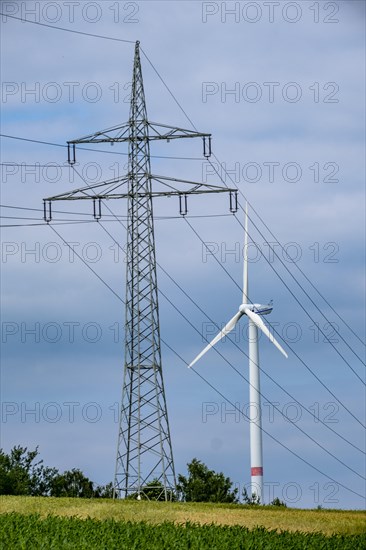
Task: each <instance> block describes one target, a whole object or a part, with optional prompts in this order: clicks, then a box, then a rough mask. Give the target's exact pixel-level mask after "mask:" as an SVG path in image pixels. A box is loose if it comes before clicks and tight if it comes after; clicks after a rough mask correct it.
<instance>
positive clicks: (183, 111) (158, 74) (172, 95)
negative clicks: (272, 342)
mask: <svg viewBox="0 0 366 550" xmlns="http://www.w3.org/2000/svg"><path fill="white" fill-rule="evenodd" d="M143 53H144V55H145V57H146V59H147V61H148V62H149V63H150V65H151V66H152V68H153V69H154V71H155V73H156V74H157V76H158V77H159V79H160V80H161V82H162V83H163V85H164V87H165V88H166V89H167V90H168V92H169V94H170V95H171V97H172V98H173V100H174V102H175V103H176V104H177V105H178V107H179V109H180V110H181V111H182V113H183V114H184V116H185V117H186V119H187V120H188V121H189V123H190V124H191V125H192V127H193V128H194V129H195V130H197V128H196V126H195V125H194V123H193V122H192V120H191V119H190V117H189V116H188V115H187V113H186V111H185V110H184V109H183V107H182V105H181V104H180V103H179V101H178V100H177V98H176V97H175V95H174V94H173V92H172V91H171V90H170V88H169V86H168V85H167V83H166V82H165V81H164V79H163V77H162V76H161V75H160V73H159V72H158V70H157V69H156V67H155V66H154V65H153V63H152V61H151V60H150V59H149V58H148V56H147V55H146V53H145V52H143ZM213 156H214V158H215V159H216V160H217V162H219V160H218V158H217V157H216V155H215V154H213ZM209 162H210V161H209ZM219 164H220V165H221V163H220V162H219ZM211 165H212V164H211ZM221 166H222V165H221ZM216 173H217V171H216ZM225 173H226V174H227V175H228V176H229V178H230V180H231V182H232V183H234V184H235V182H234V181H233V179H232V177H231V176H230V174H228V172H227V171H226V169H225ZM219 177H220V179H221V181H222V183H224V184H225V185H226V182H224V181H223V179H222V177H221V176H220V174H219ZM238 191H239V193H240V194H241V195H242V196H243V197H244V198H245V200H247V199H246V197H245V196H244V194H243V192H242V191H240V190H239V189H238ZM247 202H248V204H249V205H250V208H251V209H252V210H253V211H254V212H255V213H256V215H257V216H258V217H259V219H260V220H261V222H262V223H263V224H264V225H265V227H266V228H267V230H268V231H269V232H270V233H271V235H272V236H273V237H274V238H275V240H276V242H277V243H278V244H279V245H280V246H281V249H282V250H284V248H283V246H282V245H281V243H280V242H279V241H278V239H277V238H276V237H275V236H274V235H273V233H272V232H271V231H270V229H269V228H268V226H267V225H266V224H265V223H264V221H263V219H262V218H261V217H260V216H259V214H258V213H257V211H256V210H255V209H254V207H253V206H252V205H251V204H250V203H249V201H247ZM267 244H268V246H270V244H269V243H267ZM296 267H297V268H298V269H299V270H300V272H301V273H302V274H303V275H304V277H305V278H306V280H308V281H309V282H310V279H309V278H308V277H307V276H306V275H305V273H304V272H303V270H301V268H300V267H299V266H298V265H297V264H296ZM274 271H275V273H277V272H276V270H275V269H274ZM290 273H291V272H290ZM298 284H299V283H298ZM311 285H312V287H313V288H315V286H314V285H313V283H311ZM300 286H301V285H300ZM316 290H317V293H318V294H319V295H320V296H321V297H322V298H323V300H324V301H325V302H326V303H327V304H328V305H330V304H329V302H328V300H326V298H325V297H324V296H323V295H322V294H321V292H320V291H319V290H318V289H316ZM304 292H305V291H304ZM330 307H331V308H332V310H333V311H335V310H334V308H333V307H332V306H330ZM322 315H323V316H324V314H323V313H322ZM337 316H338V317H339V318H340V319H342V318H341V317H340V315H339V314H338V313H337ZM324 317H325V316H324ZM325 318H326V317H325ZM326 320H327V321H328V322H329V320H328V319H327V318H326ZM342 321H343V323H344V324H345V325H346V326H347V327H348V328H349V329H350V330H351V332H352V333H353V334H354V335H355V336H356V337H357V338H358V339H359V340H360V342H361V343H362V344H363V345H365V343H364V342H363V341H362V339H360V338H359V336H357V334H356V333H355V332H354V331H353V329H352V328H351V327H350V326H349V325H348V323H347V322H346V321H345V320H344V319H342ZM336 332H337V331H336ZM338 334H339V333H338ZM357 357H358V356H357ZM361 361H362V360H361ZM362 363H363V361H362ZM356 376H358V375H357V374H356ZM361 381H362V383H364V382H363V380H362V379H361Z"/></svg>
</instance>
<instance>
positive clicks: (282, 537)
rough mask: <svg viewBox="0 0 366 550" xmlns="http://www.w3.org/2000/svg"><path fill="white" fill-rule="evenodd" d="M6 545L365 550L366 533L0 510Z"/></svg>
mask: <svg viewBox="0 0 366 550" xmlns="http://www.w3.org/2000/svg"><path fill="white" fill-rule="evenodd" d="M0 531H1V533H2V542H3V544H4V548H14V549H16V548H26V549H27V550H33V549H34V550H35V549H39V548H47V549H49V548H52V549H59V548H60V549H62V550H75V549H78V550H84V549H85V550H100V549H101V548H108V550H117V549H120V550H121V549H122V550H124V549H125V550H137V549H144V548H148V549H149V550H161V549H167V550H168V549H172V548H174V550H186V549H187V548H189V549H190V550H206V549H209V550H239V549H243V550H244V549H247V550H268V549H271V550H283V549H286V550H288V549H291V550H304V549H305V548H306V549H307V550H320V549H322V550H363V549H364V548H365V547H366V536H365V535H364V534H363V535H332V536H330V537H327V536H325V535H323V534H321V533H299V532H296V533H291V532H288V531H282V532H280V533H278V532H277V531H275V530H274V531H267V530H266V529H264V528H261V527H260V528H256V529H253V530H249V529H247V528H245V527H240V526H218V525H213V524H211V525H197V524H192V523H186V524H185V525H176V524H174V523H168V522H165V523H162V524H159V525H150V524H148V523H145V522H138V523H132V522H122V521H115V520H112V519H108V520H103V521H98V520H94V519H91V518H88V519H85V520H81V519H79V518H67V517H63V518H61V517H57V516H48V517H47V518H45V519H40V517H39V516H37V515H22V514H15V513H12V514H0Z"/></svg>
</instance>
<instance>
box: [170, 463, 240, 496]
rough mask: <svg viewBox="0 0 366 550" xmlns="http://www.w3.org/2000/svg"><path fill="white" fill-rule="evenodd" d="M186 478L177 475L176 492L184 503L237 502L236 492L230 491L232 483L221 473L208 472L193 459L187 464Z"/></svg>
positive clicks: (203, 465)
mask: <svg viewBox="0 0 366 550" xmlns="http://www.w3.org/2000/svg"><path fill="white" fill-rule="evenodd" d="M187 468H188V478H187V477H185V476H183V475H181V474H179V475H178V487H177V488H178V491H179V493H180V494H181V496H182V499H183V500H185V501H186V502H237V501H238V498H237V493H238V490H237V489H234V490H231V486H232V482H231V480H230V478H229V477H225V476H224V474H223V473H221V472H220V473H219V474H218V473H216V472H214V471H213V470H209V469H208V468H207V466H206V465H205V464H203V462H201V461H200V460H197V459H196V458H194V459H193V460H192V462H190V463H189V464H187Z"/></svg>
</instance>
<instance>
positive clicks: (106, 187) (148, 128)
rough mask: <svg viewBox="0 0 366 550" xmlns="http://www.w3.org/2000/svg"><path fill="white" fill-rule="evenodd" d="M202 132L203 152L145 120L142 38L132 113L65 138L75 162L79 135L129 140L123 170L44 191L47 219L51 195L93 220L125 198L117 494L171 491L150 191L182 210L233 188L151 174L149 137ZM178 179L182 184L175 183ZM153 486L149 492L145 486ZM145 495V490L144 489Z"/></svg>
mask: <svg viewBox="0 0 366 550" xmlns="http://www.w3.org/2000/svg"><path fill="white" fill-rule="evenodd" d="M194 137H201V138H202V139H203V145H204V156H205V157H208V156H210V154H211V134H207V133H202V132H196V131H191V130H186V129H183V128H177V127H173V126H168V125H166V124H158V123H154V122H150V121H149V120H148V117H147V111H146V102H145V93H144V86H143V79H142V72H141V62H140V47H139V42H136V45H135V56H134V65H133V79H132V94H131V104H130V117H129V120H128V122H126V123H125V124H121V125H118V126H115V127H113V128H108V129H106V130H102V131H98V132H96V133H94V134H90V135H88V136H85V137H82V138H79V139H75V140H72V141H69V142H68V161H69V163H70V164H71V165H73V164H75V162H76V145H77V144H80V143H112V144H113V143H116V142H127V143H128V173H127V174H126V175H125V176H123V177H119V178H116V179H113V180H107V181H103V182H100V183H96V184H92V185H88V186H86V187H81V188H79V189H74V190H72V191H69V192H66V193H62V194H61V195H56V196H53V197H48V198H46V199H44V219H45V221H46V222H47V223H50V222H51V220H52V207H51V205H52V202H53V201H61V200H90V201H92V202H93V215H94V218H95V219H96V220H99V219H100V218H101V216H102V204H103V200H104V199H120V198H126V199H127V201H128V213H127V268H126V302H125V362H124V375H123V387H122V402H121V411H120V422H119V432H118V445H117V457H116V466H115V478H114V495H115V496H120V497H127V496H128V495H131V494H133V495H135V496H136V498H138V499H140V498H143V497H144V496H146V493H144V491H146V488H147V487H148V488H149V490H150V491H151V490H153V489H155V494H156V491H157V492H158V493H159V492H161V495H160V497H161V498H164V499H165V500H169V499H171V498H172V496H173V494H174V493H175V491H176V479H175V470H174V461H173V452H172V444H171V437H170V429H169V421H168V412H167V405H166V398H165V391H164V382H163V371H162V360H161V346H160V325H159V302H158V284H157V274H156V257H155V238H154V220H153V197H158V196H177V197H178V198H179V209H180V213H181V214H182V215H183V216H184V215H186V214H187V196H188V195H192V194H203V193H223V192H225V193H227V192H229V193H230V209H231V211H233V212H235V211H236V209H237V194H236V190H235V189H228V188H226V187H220V186H215V185H203V184H201V183H197V182H192V181H187V180H181V179H175V178H171V177H166V176H157V175H153V174H152V172H151V166H150V142H151V141H155V140H166V141H169V140H171V139H178V138H194ZM178 185H179V188H178ZM150 494H151V493H150ZM147 496H148V495H147Z"/></svg>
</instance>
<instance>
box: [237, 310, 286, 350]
mask: <svg viewBox="0 0 366 550" xmlns="http://www.w3.org/2000/svg"><path fill="white" fill-rule="evenodd" d="M244 311H245V314H246V315H248V317H249V318H250V319H251V320H252V321H253V323H254V324H255V325H257V327H258V328H259V329H260V330H261V331H262V332H264V334H265V335H266V336H267V338H268V339H269V340H270V341H271V342H272V344H274V345H275V346H276V348H277V349H279V350H280V352H281V353H282V354H283V355H284V356H285V357H286V359H287V358H288V355H287V353H286V352H285V350H284V349H283V347H282V346H281V345H280V344H279V343H278V342H277V340H276V339H275V337H274V336H273V334H271V333H270V331H269V330H268V328H267V327H266V325H265V324H264V322H263V320H262V319H261V317H260V315H258V314H257V313H254V312H253V311H251V310H250V309H249V308H247V309H245V310H244Z"/></svg>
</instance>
